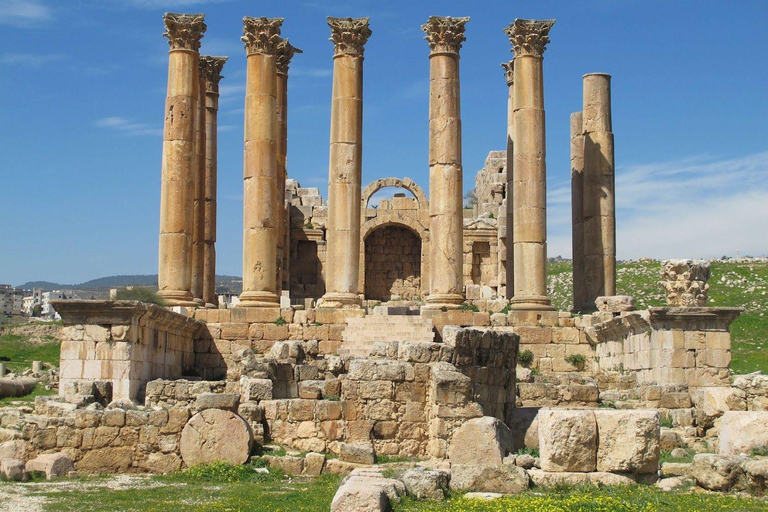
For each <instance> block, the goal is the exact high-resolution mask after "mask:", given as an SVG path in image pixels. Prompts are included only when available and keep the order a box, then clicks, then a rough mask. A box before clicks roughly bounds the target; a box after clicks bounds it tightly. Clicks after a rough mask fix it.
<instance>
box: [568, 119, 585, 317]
mask: <svg viewBox="0 0 768 512" xmlns="http://www.w3.org/2000/svg"><path fill="white" fill-rule="evenodd" d="M582 119H583V116H582V113H581V112H574V113H573V114H571V223H572V230H573V231H572V237H571V243H572V253H573V255H572V261H573V309H574V311H581V310H582V308H583V307H584V300H585V297H586V293H585V292H586V290H585V283H584V130H583V128H582V126H583V121H582Z"/></svg>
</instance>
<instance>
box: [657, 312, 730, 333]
mask: <svg viewBox="0 0 768 512" xmlns="http://www.w3.org/2000/svg"><path fill="white" fill-rule="evenodd" d="M649 311H650V313H651V326H653V328H654V329H657V330H690V331H723V330H725V331H727V330H728V328H729V327H730V325H731V323H732V322H733V321H734V320H736V319H737V318H738V317H739V315H740V314H741V313H742V312H743V311H744V308H706V307H691V308H683V307H677V308H663V307H655V308H650V309H649Z"/></svg>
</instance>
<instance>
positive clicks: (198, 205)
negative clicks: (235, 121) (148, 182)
mask: <svg viewBox="0 0 768 512" xmlns="http://www.w3.org/2000/svg"><path fill="white" fill-rule="evenodd" d="M197 67H198V80H197V106H196V108H195V112H194V121H195V154H194V156H193V161H192V173H193V174H194V201H193V203H192V290H191V291H192V297H194V300H195V303H196V304H197V305H203V304H204V301H203V278H204V275H205V260H204V251H205V87H206V86H205V75H204V74H203V68H202V63H201V62H200V61H198V66H197Z"/></svg>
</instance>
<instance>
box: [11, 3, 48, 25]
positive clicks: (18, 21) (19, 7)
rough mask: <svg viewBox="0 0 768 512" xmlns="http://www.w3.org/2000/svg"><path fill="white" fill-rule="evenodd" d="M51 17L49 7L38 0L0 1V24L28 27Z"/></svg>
mask: <svg viewBox="0 0 768 512" xmlns="http://www.w3.org/2000/svg"><path fill="white" fill-rule="evenodd" d="M52 17H53V12H52V11H51V9H50V8H48V7H47V6H45V5H43V4H42V3H41V2H39V1H38V0H3V2H2V3H0V25H12V26H15V27H28V26H31V25H34V24H35V23H41V22H46V21H49V20H50V19H51V18H52Z"/></svg>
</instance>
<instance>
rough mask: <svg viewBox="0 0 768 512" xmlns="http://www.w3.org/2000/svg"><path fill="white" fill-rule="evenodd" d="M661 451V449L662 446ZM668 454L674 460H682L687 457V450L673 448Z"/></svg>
mask: <svg viewBox="0 0 768 512" xmlns="http://www.w3.org/2000/svg"><path fill="white" fill-rule="evenodd" d="M662 449H663V445H662ZM669 454H670V455H671V456H672V458H674V459H682V458H685V457H687V456H688V450H686V449H685V448H674V449H673V450H672V451H671V452H669Z"/></svg>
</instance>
